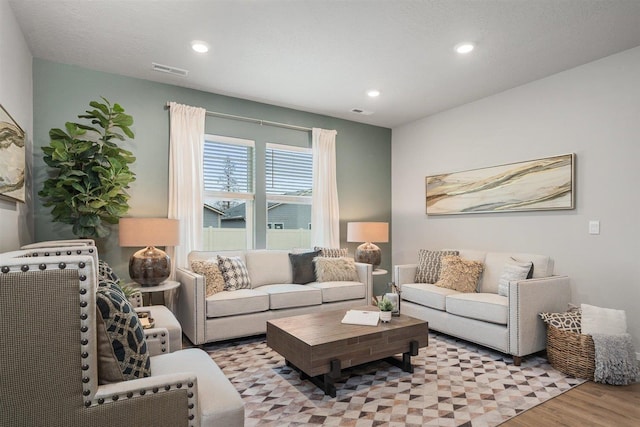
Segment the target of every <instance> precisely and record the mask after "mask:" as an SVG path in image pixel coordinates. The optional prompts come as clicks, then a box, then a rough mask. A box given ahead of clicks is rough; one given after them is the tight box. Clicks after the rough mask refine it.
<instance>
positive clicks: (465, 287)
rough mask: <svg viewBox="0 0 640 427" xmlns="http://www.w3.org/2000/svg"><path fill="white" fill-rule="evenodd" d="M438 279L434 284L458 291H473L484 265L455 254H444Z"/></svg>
mask: <svg viewBox="0 0 640 427" xmlns="http://www.w3.org/2000/svg"><path fill="white" fill-rule="evenodd" d="M440 262H441V263H442V267H441V268H440V279H438V281H437V282H436V283H434V284H435V285H436V286H440V287H441V288H447V289H453V290H455V291H458V292H466V293H469V292H475V291H476V288H477V286H478V279H480V275H481V274H482V270H484V265H483V264H482V263H481V262H478V261H470V260H466V259H462V258H460V257H459V256H457V255H445V256H443V257H442V259H441V260H440Z"/></svg>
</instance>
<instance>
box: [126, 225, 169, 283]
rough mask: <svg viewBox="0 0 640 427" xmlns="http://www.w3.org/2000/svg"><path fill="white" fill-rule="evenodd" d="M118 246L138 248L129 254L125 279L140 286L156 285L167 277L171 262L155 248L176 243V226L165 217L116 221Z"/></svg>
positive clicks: (163, 253) (162, 252)
mask: <svg viewBox="0 0 640 427" xmlns="http://www.w3.org/2000/svg"><path fill="white" fill-rule="evenodd" d="M119 240H120V246H142V247H145V248H144V249H141V250H139V251H138V252H136V253H134V254H133V255H131V258H130V259H129V276H130V277H131V278H132V279H133V280H135V281H136V282H138V283H140V284H141V285H142V286H154V285H158V284H160V283H162V282H164V281H165V280H167V278H169V275H170V274H171V259H170V258H169V256H168V255H167V254H166V253H165V252H164V251H162V250H160V249H157V248H156V247H155V246H176V245H178V244H179V243H180V223H179V222H178V220H177V219H168V218H122V219H120V233H119Z"/></svg>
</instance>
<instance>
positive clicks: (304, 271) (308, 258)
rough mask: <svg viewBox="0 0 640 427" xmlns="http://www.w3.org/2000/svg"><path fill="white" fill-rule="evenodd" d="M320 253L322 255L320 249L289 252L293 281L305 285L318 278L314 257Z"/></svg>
mask: <svg viewBox="0 0 640 427" xmlns="http://www.w3.org/2000/svg"><path fill="white" fill-rule="evenodd" d="M318 255H320V251H313V252H303V253H301V254H289V261H291V272H292V277H293V280H292V282H293V283H297V284H299V285H304V284H307V283H311V282H315V281H316V280H317V278H316V271H315V267H314V265H313V259H314V258H315V257H317V256H318Z"/></svg>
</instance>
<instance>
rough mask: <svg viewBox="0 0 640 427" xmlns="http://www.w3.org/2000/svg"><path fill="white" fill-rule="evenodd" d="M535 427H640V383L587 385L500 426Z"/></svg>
mask: <svg viewBox="0 0 640 427" xmlns="http://www.w3.org/2000/svg"><path fill="white" fill-rule="evenodd" d="M531 426H566V427H585V426H605V427H626V426H629V427H631V426H633V427H637V426H640V383H636V384H632V385H628V386H612V385H604V384H599V383H594V382H586V383H584V384H581V385H579V386H577V387H575V388H573V389H571V390H569V391H567V392H566V393H563V394H561V395H560V396H558V397H556V398H553V399H551V400H549V401H547V402H545V403H543V404H541V405H538V406H536V407H535V408H533V409H530V410H528V411H526V412H524V413H522V414H520V415H518V416H516V417H514V418H511V419H510V420H508V421H507V422H505V423H503V424H501V425H500V427H531Z"/></svg>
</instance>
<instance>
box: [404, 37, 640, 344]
mask: <svg viewBox="0 0 640 427" xmlns="http://www.w3.org/2000/svg"><path fill="white" fill-rule="evenodd" d="M566 153H576V165H577V167H576V209H574V210H570V211H546V212H520V213H501V214H469V215H448V216H436V217H434V216H427V215H425V184H424V180H425V176H427V175H433V174H437V173H444V172H455V171H462V170H467V169H474V168H479V167H485V166H494V165H500V164H504V163H511V162H518V161H524V160H530V159H536V158H540V157H547V156H552V155H557V154H566ZM392 156H393V159H392V195H393V196H392V197H393V199H392V209H393V211H392V218H393V229H392V231H393V248H392V255H393V263H394V264H403V263H412V262H416V260H417V251H418V249H420V248H426V249H438V248H444V247H454V248H458V247H460V248H470V249H484V250H497V251H518V252H531V253H540V254H549V255H551V256H552V257H553V258H554V259H555V265H556V268H555V271H556V273H557V274H566V275H568V276H570V277H571V287H572V299H573V302H575V303H588V304H593V305H598V306H601V307H609V308H616V309H623V310H626V312H627V321H628V326H629V332H630V333H631V334H632V335H633V337H634V344H635V347H636V351H640V310H638V308H639V305H640V226H639V225H638V223H637V222H636V221H640V190H639V188H638V186H639V185H640V47H637V48H634V49H631V50H628V51H625V52H622V53H619V54H616V55H613V56H610V57H607V58H604V59H601V60H598V61H595V62H592V63H589V64H586V65H583V66H581V67H577V68H574V69H572V70H568V71H565V72H562V73H559V74H556V75H554V76H551V77H548V78H545V79H542V80H538V81H536V82H533V83H530V84H527V85H523V86H520V87H517V88H515V89H512V90H509V91H506V92H503V93H500V94H498V95H495V96H492V97H488V98H485V99H482V100H480V101H477V102H474V103H470V104H466V105H464V106H461V107H458V108H455V109H452V110H449V111H446V112H443V113H440V114H437V115H433V116H430V117H427V118H424V119H422V120H419V121H416V122H413V123H409V124H407V125H404V126H400V127H398V128H395V129H393V133H392ZM589 220H600V225H601V234H600V235H589V234H588V222H589Z"/></svg>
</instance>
